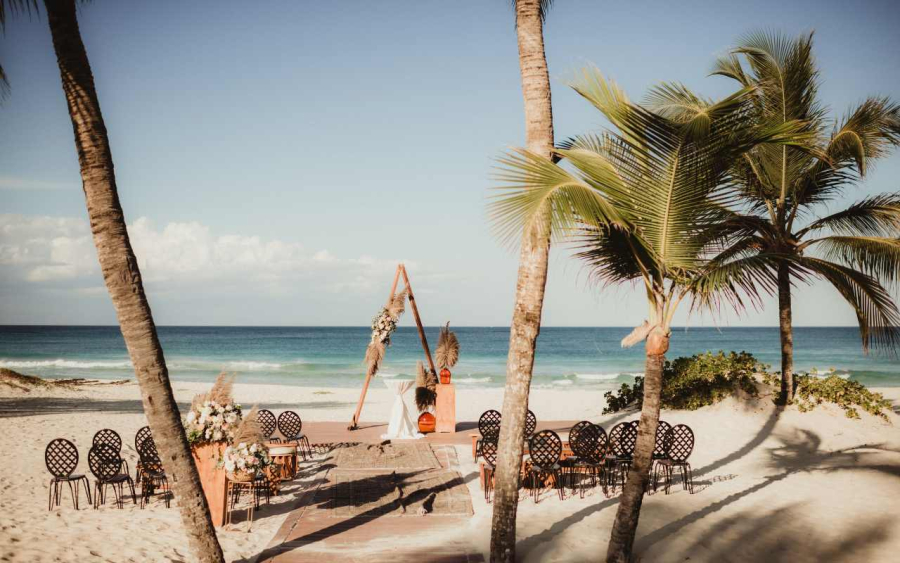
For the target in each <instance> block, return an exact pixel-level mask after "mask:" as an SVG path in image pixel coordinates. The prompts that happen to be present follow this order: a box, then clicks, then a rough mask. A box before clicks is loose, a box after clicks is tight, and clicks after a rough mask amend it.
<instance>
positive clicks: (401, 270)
mask: <svg viewBox="0 0 900 563" xmlns="http://www.w3.org/2000/svg"><path fill="white" fill-rule="evenodd" d="M401 275H402V276H403V285H405V286H406V297H407V299H409V306H410V309H412V313H413V318H414V319H415V320H416V328H418V329H419V340H421V341H422V349H423V350H424V351H425V359H427V360H428V365H429V366H430V367H431V371H432V372H433V373H437V371H436V370H435V369H434V360H432V359H431V350H430V349H429V348H428V339H427V338H425V329H424V328H423V327H422V319H421V318H420V317H419V308H418V307H416V297H415V295H413V291H412V286H411V285H409V275H407V273H406V266H404V265H403V264H397V272H396V273H395V274H394V283H393V284H391V294H390V295H389V296H388V302H390V301H391V299H393V298H394V295H396V294H397V283H398V282H399V281H400V276H401ZM371 380H372V376H371V375H370V374H369V373H368V370H367V373H366V380H365V382H364V383H363V388H362V392H361V393H360V394H359V403H358V404H357V405H356V412H354V413H353V419H352V420H351V421H350V426H348V427H347V430H356V429H357V428H358V427H359V426H358V424H359V415H360V413H361V412H362V407H363V402H364V401H365V400H366V391H368V390H369V382H370V381H371Z"/></svg>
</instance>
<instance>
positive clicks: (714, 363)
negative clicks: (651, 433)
mask: <svg viewBox="0 0 900 563" xmlns="http://www.w3.org/2000/svg"><path fill="white" fill-rule="evenodd" d="M767 367H768V366H766V365H765V364H762V363H760V362H759V361H758V360H757V359H756V358H754V357H753V355H752V354H749V353H747V352H740V353H736V352H729V353H728V354H725V352H722V351H719V353H717V354H713V353H711V352H706V353H704V354H697V355H695V356H691V357H682V358H676V359H675V360H673V361H667V362H666V365H665V367H664V368H663V385H662V393H661V395H660V401H661V404H662V407H663V408H667V409H682V410H696V409H699V408H700V407H704V406H706V405H712V404H715V403H718V402H719V401H721V400H722V399H724V398H725V397H728V396H729V395H731V394H732V393H734V391H735V390H736V389H742V390H744V391H745V392H747V393H749V394H751V395H753V396H756V395H757V391H756V385H755V383H756V380H755V378H754V374H756V373H760V372H765V370H766V368H767ZM605 398H606V408H605V409H603V414H610V413H614V412H618V411H621V410H623V409H625V408H627V407H629V406H631V405H635V406H637V407H638V408H640V406H641V405H642V404H643V401H644V378H643V377H638V378H636V379H635V382H634V384H632V385H628V384H627V383H623V384H622V387H621V389H619V391H618V392H615V393H614V392H612V391H608V392H607V393H606V395H605Z"/></svg>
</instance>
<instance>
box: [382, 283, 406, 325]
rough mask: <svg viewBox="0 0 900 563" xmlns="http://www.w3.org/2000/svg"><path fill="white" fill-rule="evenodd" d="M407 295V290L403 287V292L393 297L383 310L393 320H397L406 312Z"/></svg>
mask: <svg viewBox="0 0 900 563" xmlns="http://www.w3.org/2000/svg"><path fill="white" fill-rule="evenodd" d="M407 293H409V288H406V287H404V288H403V291H401V292H400V293H398V294H397V295H395V296H393V297H392V298H391V299H390V301H388V304H387V306H386V307H385V309H387V312H388V314H389V315H390V316H391V317H393V318H394V319H399V318H400V315H402V314H403V313H404V312H405V311H406V295H407Z"/></svg>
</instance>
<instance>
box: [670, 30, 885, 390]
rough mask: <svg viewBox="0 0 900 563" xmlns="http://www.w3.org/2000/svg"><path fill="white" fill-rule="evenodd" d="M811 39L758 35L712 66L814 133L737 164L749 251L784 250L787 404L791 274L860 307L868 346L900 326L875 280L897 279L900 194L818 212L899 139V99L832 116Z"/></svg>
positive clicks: (772, 119) (769, 115)
mask: <svg viewBox="0 0 900 563" xmlns="http://www.w3.org/2000/svg"><path fill="white" fill-rule="evenodd" d="M812 46H813V34H812V33H809V34H807V35H803V36H800V37H798V38H796V39H790V38H788V37H785V36H783V35H779V34H770V33H753V34H751V35H748V36H746V37H745V38H744V39H743V40H742V41H741V42H740V45H739V46H738V47H736V48H734V49H733V51H732V52H731V53H730V54H729V55H728V56H726V57H723V58H721V59H719V60H718V61H717V62H716V65H715V68H714V71H713V74H716V75H721V76H726V77H729V78H732V79H734V80H736V81H737V82H738V83H739V84H741V86H745V87H748V86H753V87H755V88H756V90H755V94H754V96H753V101H754V106H755V109H756V113H757V115H758V118H759V119H760V120H761V121H763V122H766V123H771V124H777V123H785V122H787V121H790V120H802V121H804V122H805V123H806V124H807V127H808V132H809V133H810V134H811V135H812V139H811V141H810V143H809V145H810V147H811V150H810V147H806V148H795V147H789V146H781V147H772V146H760V147H757V148H756V149H754V150H753V151H751V152H749V153H747V154H745V155H744V156H743V158H742V159H741V160H740V161H739V162H738V163H737V167H736V171H735V177H736V178H737V180H738V185H739V186H740V188H741V192H742V196H743V198H744V201H745V202H746V209H745V211H746V215H747V217H745V219H746V220H747V221H746V222H747V224H748V226H749V227H750V228H751V232H752V233H753V234H752V236H751V238H750V239H748V241H747V242H746V244H747V251H760V252H769V253H777V254H781V255H782V256H783V258H782V259H780V260H779V261H778V264H777V274H778V310H779V327H780V335H781V376H782V379H781V397H780V399H781V401H782V402H783V403H785V404H789V403H791V402H792V401H793V396H794V382H793V369H794V368H793V327H792V318H791V287H792V280H793V279H794V278H796V277H798V276H799V277H801V278H803V279H809V278H819V279H824V280H826V281H828V282H829V283H830V284H831V285H833V286H834V287H835V288H836V289H837V290H838V292H839V293H840V294H841V296H842V297H843V298H844V299H845V300H846V301H847V302H848V303H850V305H851V306H852V307H853V309H854V311H855V312H856V317H857V321H858V324H859V330H860V336H861V338H862V345H863V349H864V350H868V349H869V345H870V343H871V344H875V345H887V346H894V345H896V344H897V343H898V334H897V328H896V327H897V326H898V325H900V314H898V311H897V307H896V305H895V304H894V302H893V300H892V299H891V296H890V293H889V292H887V291H886V290H885V288H884V287H883V286H882V285H881V283H880V282H879V280H882V281H887V282H890V283H895V282H896V281H897V277H898V272H900V240H898V237H900V193H890V194H883V195H878V196H874V197H870V198H866V199H863V200H861V201H858V202H855V203H852V204H850V205H848V206H846V207H844V208H843V209H841V210H840V211H837V212H835V213H832V214H830V215H827V216H823V217H820V218H816V217H817V214H818V213H819V212H821V211H822V210H823V207H822V204H827V203H831V202H835V201H836V200H837V198H838V196H840V195H841V193H842V192H843V191H844V190H846V189H847V188H852V187H854V186H855V185H857V184H858V183H859V182H860V180H862V178H863V177H864V176H865V174H866V171H867V170H868V169H869V168H871V166H872V164H873V161H875V160H876V159H878V158H880V157H883V156H885V155H886V154H888V152H889V149H890V148H891V147H895V146H897V145H898V144H900V106H898V104H896V103H895V102H892V101H891V100H890V99H889V98H886V97H880V98H879V97H870V98H868V99H866V100H864V101H863V102H862V103H860V104H859V105H857V106H856V107H854V108H852V109H851V110H850V111H849V112H848V113H847V114H846V116H845V117H844V118H843V119H840V120H839V119H835V120H832V121H830V122H829V120H827V119H826V117H827V112H826V110H825V109H824V108H823V106H822V105H821V104H820V102H819V100H818V96H817V93H818V85H819V71H818V69H817V68H816V63H815V60H814V58H813V53H812ZM745 63H746V68H745ZM681 102H688V103H686V104H684V105H682V104H681ZM684 108H687V111H688V113H690V111H691V110H690V103H689V101H688V100H684V99H682V100H678V99H677V97H672V98H670V99H669V100H666V101H665V103H664V105H663V106H662V108H661V109H663V110H667V111H670V112H672V113H676V114H677V113H680V112H682V110H683V109H684ZM804 220H805V222H806V224H805V225H801V222H804Z"/></svg>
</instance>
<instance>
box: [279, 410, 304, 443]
mask: <svg viewBox="0 0 900 563" xmlns="http://www.w3.org/2000/svg"><path fill="white" fill-rule="evenodd" d="M278 430H279V431H280V432H281V433H282V434H283V435H284V437H285V438H287V439H288V440H292V439H294V438H296V437H297V436H299V435H300V431H301V430H303V421H302V420H300V415H298V414H297V413H295V412H294V411H284V412H283V413H281V414H280V415H278Z"/></svg>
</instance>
